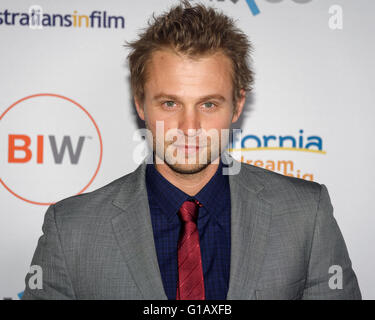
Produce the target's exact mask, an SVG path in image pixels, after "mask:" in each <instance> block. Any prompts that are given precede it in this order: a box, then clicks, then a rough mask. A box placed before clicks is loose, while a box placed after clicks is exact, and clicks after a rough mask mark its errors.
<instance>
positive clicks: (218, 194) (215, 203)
mask: <svg viewBox="0 0 375 320" xmlns="http://www.w3.org/2000/svg"><path fill="white" fill-rule="evenodd" d="M222 167H223V163H222V162H220V165H219V166H218V169H217V171H216V173H215V174H214V176H213V177H212V178H211V180H210V181H209V182H208V183H207V184H206V185H205V186H204V187H203V188H202V189H201V191H199V193H198V194H196V195H195V196H194V197H191V196H189V195H188V194H186V193H184V192H183V191H181V190H180V189H178V188H177V187H175V186H174V185H173V184H171V183H170V182H169V181H168V180H166V179H165V178H164V177H163V176H162V175H161V174H160V173H159V172H158V171H157V170H156V168H155V166H154V164H148V165H147V169H146V186H147V194H148V200H149V206H150V213H151V222H152V228H153V233H154V240H155V248H156V253H157V258H158V262H159V268H160V273H161V277H162V280H163V285H164V290H165V293H166V295H167V297H168V299H170V300H175V299H176V290H177V279H178V262H177V243H178V238H179V234H180V229H181V221H180V219H179V217H178V211H179V209H180V207H181V205H182V204H183V203H184V202H185V201H187V200H190V199H196V200H198V201H199V202H200V203H202V204H203V206H202V207H199V213H198V221H197V227H198V232H199V241H200V248H201V256H202V267H203V277H204V286H205V295H206V299H207V300H225V299H226V297H227V293H228V286H229V270H230V208H231V207H230V189H229V180H228V176H227V175H223V174H222Z"/></svg>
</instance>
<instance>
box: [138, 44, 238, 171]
mask: <svg viewBox="0 0 375 320" xmlns="http://www.w3.org/2000/svg"><path fill="white" fill-rule="evenodd" d="M231 70H232V66H231V61H230V60H229V58H228V57H226V56H225V55H223V54H222V53H215V54H212V55H206V56H202V57H199V58H194V59H191V58H189V57H187V56H184V55H177V54H176V53H174V52H173V51H172V50H162V51H156V52H154V53H153V55H152V58H151V60H150V63H149V64H148V67H147V72H148V73H147V74H148V77H147V80H146V83H145V86H144V92H145V98H144V102H143V104H142V105H141V104H140V103H139V102H138V101H137V99H135V102H136V107H137V112H138V114H139V116H140V118H141V119H142V120H144V121H145V123H146V128H147V129H149V130H150V131H151V132H152V136H153V142H152V143H153V150H154V152H155V160H156V161H157V163H158V159H159V160H160V159H163V160H164V161H165V162H166V163H167V164H168V166H169V167H170V168H171V169H172V170H174V171H175V172H179V173H197V172H199V171H201V170H203V169H204V168H205V167H207V165H208V164H210V163H211V162H212V161H214V160H216V159H218V156H219V155H220V153H221V152H222V151H223V150H221V144H222V143H221V141H222V139H221V132H222V129H229V128H230V125H231V123H232V122H235V121H237V119H238V117H239V115H240V113H241V111H242V107H243V104H244V100H245V95H244V92H243V97H242V98H241V99H239V101H238V103H237V109H236V110H237V111H236V112H235V113H234V109H235V108H234V105H233V84H232V78H231ZM157 121H161V122H159V124H162V125H163V126H164V129H163V130H160V129H159V130H156V127H157V125H156V124H157ZM160 131H161V132H162V133H163V135H162V137H161V138H160V135H159V138H157V133H160ZM215 132H216V133H217V135H216V134H215ZM224 140H226V141H223V143H224V145H223V146H224V147H225V145H226V142H227V139H225V138H224ZM163 143H164V147H163Z"/></svg>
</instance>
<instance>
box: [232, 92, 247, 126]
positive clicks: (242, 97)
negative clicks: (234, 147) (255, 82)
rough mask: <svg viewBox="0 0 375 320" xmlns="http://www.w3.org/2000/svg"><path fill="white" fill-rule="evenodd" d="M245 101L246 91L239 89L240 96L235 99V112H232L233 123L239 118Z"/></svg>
mask: <svg viewBox="0 0 375 320" xmlns="http://www.w3.org/2000/svg"><path fill="white" fill-rule="evenodd" d="M245 101H246V91H245V90H244V89H241V90H240V97H239V98H238V99H237V103H236V106H235V112H234V113H233V118H232V123H235V122H236V121H237V120H238V119H239V117H240V115H241V113H242V110H243V107H244V105H245Z"/></svg>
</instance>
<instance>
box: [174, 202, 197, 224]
mask: <svg viewBox="0 0 375 320" xmlns="http://www.w3.org/2000/svg"><path fill="white" fill-rule="evenodd" d="M198 205H199V202H198V201H197V200H194V201H185V202H184V203H183V204H182V206H181V208H180V210H179V212H178V215H179V216H180V218H181V220H182V221H184V222H196V221H197V218H198Z"/></svg>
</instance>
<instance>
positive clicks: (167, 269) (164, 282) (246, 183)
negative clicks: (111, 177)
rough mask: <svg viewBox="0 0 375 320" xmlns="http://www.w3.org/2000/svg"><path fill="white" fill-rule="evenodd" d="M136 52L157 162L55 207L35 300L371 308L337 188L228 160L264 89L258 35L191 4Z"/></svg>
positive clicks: (138, 99) (143, 114) (137, 93)
mask: <svg viewBox="0 0 375 320" xmlns="http://www.w3.org/2000/svg"><path fill="white" fill-rule="evenodd" d="M129 47H130V48H131V52H130V54H129V64H130V72H131V84H132V91H133V95H134V101H135V105H136V110H137V113H138V115H139V117H140V118H141V119H142V120H144V121H145V125H146V128H147V129H148V130H149V132H150V133H151V134H152V135H151V134H150V135H148V138H149V139H148V141H149V142H150V146H151V149H152V157H149V158H147V159H146V160H145V161H144V162H143V163H142V164H141V165H140V166H139V167H138V168H137V169H136V170H135V171H134V172H132V173H130V174H128V175H126V176H124V177H122V178H120V179H118V180H116V181H114V182H112V183H110V184H109V185H107V186H105V187H103V188H101V189H99V190H96V191H93V192H91V193H88V194H84V195H80V196H75V197H71V198H68V199H65V200H63V201H60V202H58V203H56V204H55V205H53V206H51V207H50V208H49V209H48V210H47V213H46V216H45V221H44V225H43V232H44V234H43V235H42V237H41V238H40V240H39V243H38V246H37V249H36V252H35V254H34V258H33V261H32V265H39V266H41V267H42V270H43V288H42V289H31V288H29V286H28V280H29V277H30V275H28V276H27V277H26V290H25V293H24V296H23V299H181V300H185V299H207V300H209V299H220V300H221V299H222V300H224V299H360V298H361V294H360V290H359V287H358V283H357V279H356V276H355V274H354V272H353V270H352V267H351V261H350V259H349V256H348V253H347V249H346V246H345V243H344V240H343V238H342V235H341V233H340V230H339V228H338V226H337V223H336V221H335V219H334V217H333V213H332V212H333V209H332V206H331V203H330V199H329V195H328V192H327V189H326V187H325V186H324V185H320V184H318V183H314V182H308V181H304V180H301V179H296V178H291V177H286V176H282V175H280V174H277V173H273V172H271V171H267V170H264V169H261V168H257V167H254V166H251V165H247V164H241V163H239V162H237V161H236V160H234V159H233V158H231V157H230V156H229V155H228V154H227V153H226V152H224V150H225V146H226V145H227V142H228V135H227V134H225V133H226V132H227V129H228V128H230V126H231V124H232V123H234V122H235V121H237V119H238V118H239V116H240V115H241V112H242V109H243V106H244V103H245V96H246V92H248V91H249V90H250V89H251V84H252V82H253V73H252V70H251V69H250V66H249V64H248V58H249V57H248V54H249V51H250V49H251V47H250V43H249V41H248V40H247V37H246V36H245V34H244V33H242V32H241V31H240V30H238V29H237V28H236V27H235V25H234V23H233V21H232V20H231V19H229V18H228V17H227V16H225V15H223V14H221V13H218V12H216V11H215V10H214V9H212V8H207V7H204V6H203V5H196V6H194V7H192V6H191V5H190V4H189V3H188V2H186V1H185V2H183V3H182V4H180V5H178V6H176V7H174V8H172V9H171V10H170V11H169V12H167V13H165V14H163V15H161V16H159V17H156V18H154V21H153V22H152V23H151V24H150V26H149V27H148V28H147V29H146V31H145V32H144V33H143V34H141V35H140V37H139V39H138V40H136V41H135V42H133V43H130V44H129ZM222 133H224V134H222ZM150 136H151V137H150ZM151 162H152V163H151ZM238 169H240V170H238ZM332 268H334V269H333V270H336V273H335V274H332V273H331V271H332ZM332 277H335V278H334V281H332Z"/></svg>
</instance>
